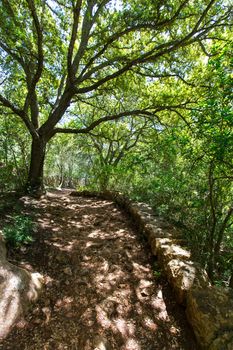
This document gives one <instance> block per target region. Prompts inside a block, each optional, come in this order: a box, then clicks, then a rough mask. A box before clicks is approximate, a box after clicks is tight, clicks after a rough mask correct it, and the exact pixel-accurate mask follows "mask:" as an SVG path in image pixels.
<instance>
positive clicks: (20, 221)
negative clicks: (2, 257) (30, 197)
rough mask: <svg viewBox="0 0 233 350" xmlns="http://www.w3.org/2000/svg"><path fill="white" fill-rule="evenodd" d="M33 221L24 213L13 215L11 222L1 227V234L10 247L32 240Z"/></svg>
mask: <svg viewBox="0 0 233 350" xmlns="http://www.w3.org/2000/svg"><path fill="white" fill-rule="evenodd" d="M33 228H34V224H33V221H32V219H31V218H30V217H28V216H25V215H14V216H13V222H12V224H9V225H7V226H5V227H4V228H3V236H4V238H5V240H6V243H7V245H8V246H10V247H19V246H21V245H23V244H28V243H30V242H32V241H33V238H32V231H33Z"/></svg>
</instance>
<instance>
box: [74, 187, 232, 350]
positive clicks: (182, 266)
mask: <svg viewBox="0 0 233 350" xmlns="http://www.w3.org/2000/svg"><path fill="white" fill-rule="evenodd" d="M71 195H76V196H79V195H84V196H90V197H91V196H96V197H98V198H101V199H110V200H113V201H114V202H115V203H116V204H118V205H119V207H121V208H123V209H124V210H126V211H127V212H128V213H129V215H130V216H131V217H132V218H133V220H134V222H135V223H136V224H137V226H138V228H139V230H140V231H141V232H142V233H143V234H144V235H145V236H146V237H147V239H148V241H149V244H150V246H151V250H152V252H153V254H154V255H155V256H156V257H157V259H158V263H159V264H160V267H161V269H162V270H163V271H164V273H165V274H166V277H167V279H168V281H169V283H170V285H171V286H172V288H173V290H174V294H175V297H176V300H177V302H178V303H179V304H182V305H183V306H184V307H185V308H186V315H187V319H188V321H189V323H190V325H191V326H192V328H193V330H194V333H195V335H196V338H197V341H198V343H199V346H200V348H201V349H209V350H232V349H233V290H231V289H225V288H217V287H215V286H212V285H211V283H210V281H209V279H208V276H207V273H206V272H205V271H204V270H203V269H202V268H201V266H200V265H199V264H198V263H196V262H194V261H192V256H191V252H190V251H189V249H187V248H186V247H185V241H184V240H183V237H182V236H181V235H180V233H179V232H178V231H177V230H176V229H175V228H174V227H172V226H170V225H168V224H166V223H165V222H163V221H162V220H161V219H159V218H158V217H156V216H155V215H154V213H153V210H152V209H151V208H150V207H149V206H148V205H146V204H144V203H134V202H132V201H130V200H129V198H127V197H125V196H124V195H122V194H121V193H117V192H103V193H98V192H88V191H83V192H72V193H71Z"/></svg>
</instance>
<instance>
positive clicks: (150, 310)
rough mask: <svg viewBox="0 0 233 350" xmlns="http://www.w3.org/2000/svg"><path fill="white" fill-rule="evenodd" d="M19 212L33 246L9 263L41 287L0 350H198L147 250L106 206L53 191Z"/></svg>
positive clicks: (126, 220) (108, 203)
mask: <svg viewBox="0 0 233 350" xmlns="http://www.w3.org/2000/svg"><path fill="white" fill-rule="evenodd" d="M25 211H26V212H28V213H30V214H32V213H33V215H34V217H35V219H36V221H37V222H38V226H37V228H38V230H37V232H36V241H35V242H34V243H33V244H32V245H31V246H30V247H28V248H27V249H25V251H21V252H20V253H18V256H17V253H14V256H11V259H12V260H14V262H16V261H17V264H18V265H19V261H21V265H22V266H24V267H27V268H29V269H30V268H31V269H33V270H36V271H39V272H41V273H42V274H43V275H44V276H45V280H46V286H45V291H44V292H43V294H42V296H41V297H40V298H39V301H38V302H37V303H36V304H35V305H33V307H32V310H31V312H29V313H28V315H27V317H26V319H25V320H22V321H21V322H19V324H18V326H17V328H16V329H14V331H13V332H12V333H11V334H10V336H9V337H8V338H7V339H6V340H5V341H4V342H3V343H2V344H0V349H4V350H7V349H8V350H9V349H12V350H13V349H14V350H17V349H18V350H24V349H25V350H26V349H27V350H32V349H33V350H39V349H41V350H42V349H43V350H62V349H71V350H76V349H77V350H97V349H98V350H113V349H116V350H155V349H158V350H171V349H179V350H181V349H187V350H192V349H197V346H196V345H195V340H194V337H193V335H192V332H191V330H190V328H189V326H188V324H187V321H186V319H185V314H184V310H183V308H181V307H180V306H178V305H176V303H175V301H174V297H173V294H172V292H171V290H170V288H169V286H168V284H167V283H166V281H164V280H163V279H162V278H161V277H156V276H155V274H154V272H153V258H152V256H151V254H150V251H149V247H148V246H147V244H146V242H145V241H144V239H143V238H142V237H141V236H140V235H139V234H138V233H137V230H136V229H135V228H134V227H133V224H132V222H131V221H130V219H129V218H128V217H127V216H126V215H125V214H124V213H123V212H122V211H120V210H119V209H118V208H117V207H116V206H115V205H114V203H113V202H111V201H107V200H99V199H96V198H84V197H72V196H69V193H68V192H66V191H54V192H50V193H49V194H48V196H46V198H43V199H42V200H40V201H37V200H35V199H27V201H26V203H25ZM22 259H23V261H22Z"/></svg>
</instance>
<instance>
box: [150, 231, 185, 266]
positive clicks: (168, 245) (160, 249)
mask: <svg viewBox="0 0 233 350" xmlns="http://www.w3.org/2000/svg"><path fill="white" fill-rule="evenodd" d="M156 252H157V255H158V261H159V262H160V263H161V265H162V266H163V267H166V265H167V264H168V263H169V261H170V260H173V259H181V260H190V257H191V252H190V251H189V250H187V249H184V248H182V247H181V246H180V245H179V244H176V241H175V240H172V239H168V238H157V239H156Z"/></svg>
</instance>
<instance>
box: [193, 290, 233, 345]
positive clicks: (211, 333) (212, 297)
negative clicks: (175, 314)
mask: <svg viewBox="0 0 233 350" xmlns="http://www.w3.org/2000/svg"><path fill="white" fill-rule="evenodd" d="M186 314H187V318H188V320H189V322H190V324H191V326H192V328H193V330H194V333H195V335H196V338H197V340H198V342H199V343H200V345H201V346H203V347H204V348H210V349H212V350H223V349H224V350H225V349H227V348H226V347H224V346H222V345H221V344H224V341H225V343H226V342H227V341H231V342H232V339H230V340H229V339H227V338H228V337H229V335H228V334H229V333H231V334H232V328H233V291H232V290H230V289H224V288H218V287H209V288H206V289H204V288H195V289H194V288H193V289H191V290H190V291H189V292H188V293H187V308H186ZM221 334H222V335H221ZM224 339H225V340H224ZM211 347H212V348H211Z"/></svg>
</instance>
